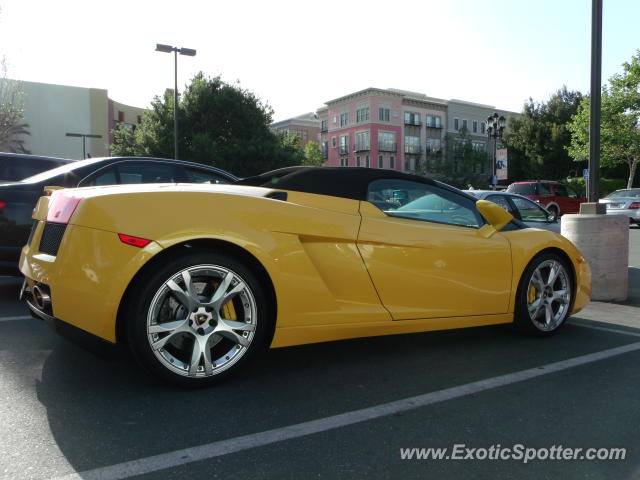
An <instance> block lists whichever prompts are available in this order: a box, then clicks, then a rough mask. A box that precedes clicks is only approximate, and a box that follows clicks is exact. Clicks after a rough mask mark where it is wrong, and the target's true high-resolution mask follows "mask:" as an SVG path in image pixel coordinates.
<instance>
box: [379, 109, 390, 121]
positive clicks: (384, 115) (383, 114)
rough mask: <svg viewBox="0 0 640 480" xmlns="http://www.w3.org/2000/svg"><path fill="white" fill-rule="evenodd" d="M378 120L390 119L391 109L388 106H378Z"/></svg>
mask: <svg viewBox="0 0 640 480" xmlns="http://www.w3.org/2000/svg"><path fill="white" fill-rule="evenodd" d="M378 120H380V121H381V122H388V121H389V109H388V108H384V107H380V108H378Z"/></svg>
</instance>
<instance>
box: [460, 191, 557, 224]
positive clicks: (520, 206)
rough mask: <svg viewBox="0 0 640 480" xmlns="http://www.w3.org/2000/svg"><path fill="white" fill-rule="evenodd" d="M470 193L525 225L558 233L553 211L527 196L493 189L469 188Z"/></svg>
mask: <svg viewBox="0 0 640 480" xmlns="http://www.w3.org/2000/svg"><path fill="white" fill-rule="evenodd" d="M467 193H470V194H471V195H473V196H474V197H476V198H477V199H478V200H489V201H490V202H493V203H496V204H498V205H500V206H501V207H502V208H504V209H505V210H506V211H507V212H509V213H510V214H511V215H513V216H514V218H517V219H518V220H522V222H524V223H525V224H526V225H527V226H529V227H533V228H544V229H546V230H551V231H552V232H556V233H560V224H559V223H558V218H557V217H556V214H555V213H552V212H549V211H548V210H546V209H545V208H543V207H541V206H540V204H538V203H536V202H534V201H533V200H529V199H528V198H527V197H523V196H522V195H517V194H515V193H507V192H496V191H494V190H470V191H469V192H467Z"/></svg>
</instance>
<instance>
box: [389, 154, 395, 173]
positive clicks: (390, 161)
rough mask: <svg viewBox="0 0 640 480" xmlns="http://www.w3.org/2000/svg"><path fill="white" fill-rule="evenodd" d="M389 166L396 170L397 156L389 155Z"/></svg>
mask: <svg viewBox="0 0 640 480" xmlns="http://www.w3.org/2000/svg"><path fill="white" fill-rule="evenodd" d="M389 168H391V169H392V170H395V168H396V157H394V156H393V155H391V156H390V157H389Z"/></svg>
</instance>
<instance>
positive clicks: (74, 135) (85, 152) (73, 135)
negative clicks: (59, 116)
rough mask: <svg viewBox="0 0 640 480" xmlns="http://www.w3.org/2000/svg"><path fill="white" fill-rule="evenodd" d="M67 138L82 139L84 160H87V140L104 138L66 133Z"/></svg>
mask: <svg viewBox="0 0 640 480" xmlns="http://www.w3.org/2000/svg"><path fill="white" fill-rule="evenodd" d="M66 136H67V137H82V159H83V160H84V159H85V158H87V144H86V143H87V142H86V140H87V138H102V135H97V134H95V133H70V132H67V133H66Z"/></svg>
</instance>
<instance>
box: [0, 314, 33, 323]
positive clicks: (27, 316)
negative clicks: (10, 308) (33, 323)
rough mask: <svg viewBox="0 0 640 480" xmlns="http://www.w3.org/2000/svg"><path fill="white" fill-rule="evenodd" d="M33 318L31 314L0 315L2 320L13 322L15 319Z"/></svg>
mask: <svg viewBox="0 0 640 480" xmlns="http://www.w3.org/2000/svg"><path fill="white" fill-rule="evenodd" d="M31 318H33V317H32V316H30V315H22V316H20V317H0V322H13V321H15V320H29V319H31Z"/></svg>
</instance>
